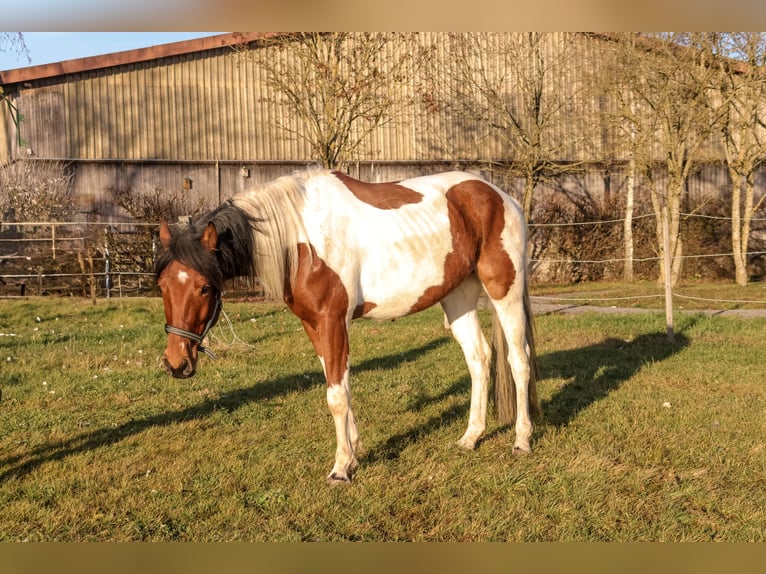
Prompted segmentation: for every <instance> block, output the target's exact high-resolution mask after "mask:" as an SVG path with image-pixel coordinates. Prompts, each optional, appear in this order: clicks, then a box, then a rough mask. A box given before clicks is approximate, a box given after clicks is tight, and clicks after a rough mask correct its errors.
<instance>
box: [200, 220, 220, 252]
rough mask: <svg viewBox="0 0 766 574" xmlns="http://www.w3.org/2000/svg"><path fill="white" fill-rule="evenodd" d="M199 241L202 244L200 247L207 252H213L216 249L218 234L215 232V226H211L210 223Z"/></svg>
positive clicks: (211, 223)
mask: <svg viewBox="0 0 766 574" xmlns="http://www.w3.org/2000/svg"><path fill="white" fill-rule="evenodd" d="M200 241H201V242H202V247H204V248H205V249H207V250H208V251H211V252H212V251H215V250H216V248H217V247H218V232H217V231H216V230H215V225H213V222H212V221H211V222H210V223H208V224H207V227H206V228H205V231H203V232H202V238H201V239H200Z"/></svg>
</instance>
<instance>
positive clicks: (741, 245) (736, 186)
mask: <svg viewBox="0 0 766 574" xmlns="http://www.w3.org/2000/svg"><path fill="white" fill-rule="evenodd" d="M729 175H730V176H731V185H732V189H731V246H732V255H733V257H734V278H735V281H736V282H737V285H747V255H746V254H745V253H746V252H747V237H743V236H742V231H743V229H742V223H743V222H742V176H740V175H739V173H737V172H736V171H734V170H732V169H730V170H729Z"/></svg>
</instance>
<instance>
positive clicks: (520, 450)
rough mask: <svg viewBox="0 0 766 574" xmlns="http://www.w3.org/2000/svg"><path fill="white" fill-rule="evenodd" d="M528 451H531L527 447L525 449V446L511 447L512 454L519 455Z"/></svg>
mask: <svg viewBox="0 0 766 574" xmlns="http://www.w3.org/2000/svg"><path fill="white" fill-rule="evenodd" d="M530 452H532V451H531V450H530V449H528V448H526V449H525V448H521V447H518V446H515V447H513V454H514V455H519V456H520V455H525V454H529V453H530Z"/></svg>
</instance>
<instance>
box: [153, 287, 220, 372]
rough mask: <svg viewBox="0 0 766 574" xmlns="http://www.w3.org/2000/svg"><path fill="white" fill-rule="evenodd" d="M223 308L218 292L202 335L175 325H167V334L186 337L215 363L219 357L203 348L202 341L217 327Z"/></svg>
mask: <svg viewBox="0 0 766 574" xmlns="http://www.w3.org/2000/svg"><path fill="white" fill-rule="evenodd" d="M222 307H223V301H221V292H220V291H218V292H217V293H216V296H215V307H214V308H213V313H212V314H211V315H210V318H209V319H208V320H207V323H205V330H204V331H202V334H201V335H197V333H192V332H191V331H186V330H185V329H179V328H178V327H173V325H168V324H165V332H166V333H167V334H168V335H170V334H171V333H172V334H173V335H179V336H181V337H186V338H187V339H191V340H192V341H194V342H195V343H197V345H199V346H198V347H197V349H198V350H199V352H200V353H205V354H206V355H207V356H208V357H210V358H211V359H213V360H214V361H215V360H216V359H218V356H217V355H216V354H215V353H214V352H213V351H211V350H210V349H208V348H207V347H203V346H202V341H203V340H204V339H205V337H206V336H207V334H208V332H209V331H210V329H212V328H213V325H215V322H216V321H217V320H218V314H219V313H220V312H221V308H222Z"/></svg>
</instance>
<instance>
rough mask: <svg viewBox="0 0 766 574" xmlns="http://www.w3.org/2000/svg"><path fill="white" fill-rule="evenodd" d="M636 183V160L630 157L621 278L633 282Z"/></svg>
mask: <svg viewBox="0 0 766 574" xmlns="http://www.w3.org/2000/svg"><path fill="white" fill-rule="evenodd" d="M635 181H636V160H635V159H633V158H632V157H631V158H630V161H629V162H628V178H627V184H626V187H627V189H626V197H625V221H624V223H623V241H624V244H625V267H624V269H623V278H624V279H625V281H628V282H631V281H633V201H634V197H633V196H634V190H635Z"/></svg>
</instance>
